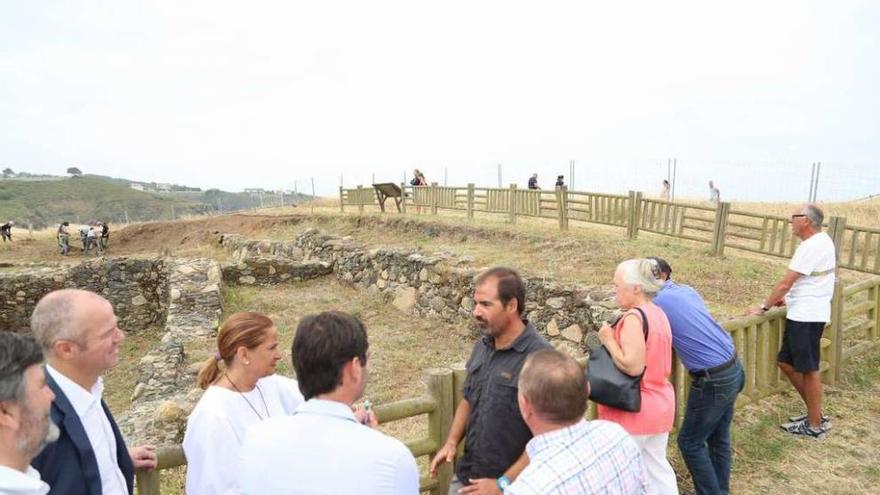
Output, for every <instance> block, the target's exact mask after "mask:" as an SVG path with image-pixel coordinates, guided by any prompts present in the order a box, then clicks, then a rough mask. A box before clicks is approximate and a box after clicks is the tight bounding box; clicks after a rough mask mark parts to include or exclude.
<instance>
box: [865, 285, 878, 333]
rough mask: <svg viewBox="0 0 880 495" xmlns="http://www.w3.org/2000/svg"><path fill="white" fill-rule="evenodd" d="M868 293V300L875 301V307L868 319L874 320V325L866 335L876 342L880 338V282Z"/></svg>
mask: <svg viewBox="0 0 880 495" xmlns="http://www.w3.org/2000/svg"><path fill="white" fill-rule="evenodd" d="M868 294H869V295H868V300H869V301H874V309H872V310H871V311H870V313H868V315H869V318H868V321H873V322H874V326H873V327H871V329H870V330H868V332H867V335H866V337H868V339H869V340H870V341H871V342H876V341H877V340H880V284H878V285H875V286H874V287H872V288H871V290H870V291H869V292H868Z"/></svg>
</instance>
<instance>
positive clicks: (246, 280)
mask: <svg viewBox="0 0 880 495" xmlns="http://www.w3.org/2000/svg"><path fill="white" fill-rule="evenodd" d="M256 282H257V279H256V278H254V277H251V276H250V275H245V276H244V277H239V279H238V283H240V284H242V285H254V284H255V283H256Z"/></svg>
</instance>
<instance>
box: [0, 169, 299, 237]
mask: <svg viewBox="0 0 880 495" xmlns="http://www.w3.org/2000/svg"><path fill="white" fill-rule="evenodd" d="M130 183H131V182H130V181H128V180H126V179H116V178H111V177H102V176H96V175H84V176H82V177H71V178H62V177H57V178H40V179H38V180H22V179H4V180H0V220H2V221H3V222H5V221H7V220H15V221H16V222H17V223H18V224H19V225H21V226H22V227H24V226H26V225H27V224H28V223H32V224H33V226H34V228H44V227H47V226H50V225H55V224H58V223H60V222H63V221H65V220H66V221H69V222H71V223H85V222H89V221H91V220H104V221H109V222H123V221H126V220H128V221H132V222H135V221H147V220H171V219H174V218H179V217H180V216H182V215H188V214H197V213H205V212H209V211H220V210H222V211H232V210H239V209H244V208H254V207H259V206H271V205H279V204H280V203H281V196H280V195H275V194H271V195H270V194H264V195H263V197H262V199H261V198H260V196H259V195H253V194H248V193H231V192H226V191H220V190H217V189H210V190H208V191H205V192H202V191H192V190H189V191H180V192H177V191H172V192H165V193H153V192H144V191H138V190H135V189H132V188H131V187H130ZM294 199H296V200H297V202H299V201H302V200H304V199H306V197H305V196H302V195H300V196H299V197H297V198H293V196H292V195H285V196H284V202H285V204H288V205H289V204H291V203H292V202H293V201H294ZM261 202H262V205H261Z"/></svg>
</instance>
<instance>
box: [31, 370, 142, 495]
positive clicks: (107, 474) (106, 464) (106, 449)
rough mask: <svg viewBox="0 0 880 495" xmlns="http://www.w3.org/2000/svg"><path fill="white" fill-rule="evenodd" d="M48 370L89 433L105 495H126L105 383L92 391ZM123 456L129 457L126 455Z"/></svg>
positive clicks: (54, 371) (98, 383) (58, 373)
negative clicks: (105, 403) (105, 398)
mask: <svg viewBox="0 0 880 495" xmlns="http://www.w3.org/2000/svg"><path fill="white" fill-rule="evenodd" d="M46 371H48V372H49V375H51V376H52V379H53V380H55V383H57V384H58V387H60V388H61V391H62V392H64V395H65V396H67V400H68V401H70V405H72V406H73V410H74V411H76V415H77V416H79V420H80V422H81V423H82V425H83V429H84V430H85V431H86V436H87V437H88V438H89V443H90V444H92V450H93V451H94V452H95V459H96V460H97V461H98V473H99V474H100V475H101V488H102V493H103V494H104V495H117V494H119V495H127V494H128V487H127V485H126V484H125V476H123V475H122V470H120V469H119V461H118V458H117V452H116V437H115V436H114V435H113V427H112V426H110V420H109V419H108V418H107V414H105V413H104V408H103V407H101V397H102V396H103V394H104V381H103V380H102V379H101V378H100V377H99V378H98V381H97V382H95V385H94V386H92V389H91V390H86V389H84V388H82V387H81V386H80V385H79V384H78V383H76V382H74V381H73V380H71V379H70V378H67V377H66V376H64V375H63V374H61V372H60V371H58V370H56V369H55V368H53V367H52V366H50V365H48V364H47V365H46ZM123 455H128V453H127V452H124V453H123Z"/></svg>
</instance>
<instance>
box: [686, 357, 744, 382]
mask: <svg viewBox="0 0 880 495" xmlns="http://www.w3.org/2000/svg"><path fill="white" fill-rule="evenodd" d="M735 363H736V354H734V355H733V357H732V358H730V361H728V362H726V363H724V364H719V365H718V366H715V367H714V368H706V369H704V370H697V371H691V372H690V374H691V376H692V377H694V378H703V377H706V376H712V375H714V374H715V373H720V372H722V371H724V370H726V369H727V368H730V367H731V366H733V365H734V364H735Z"/></svg>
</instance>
